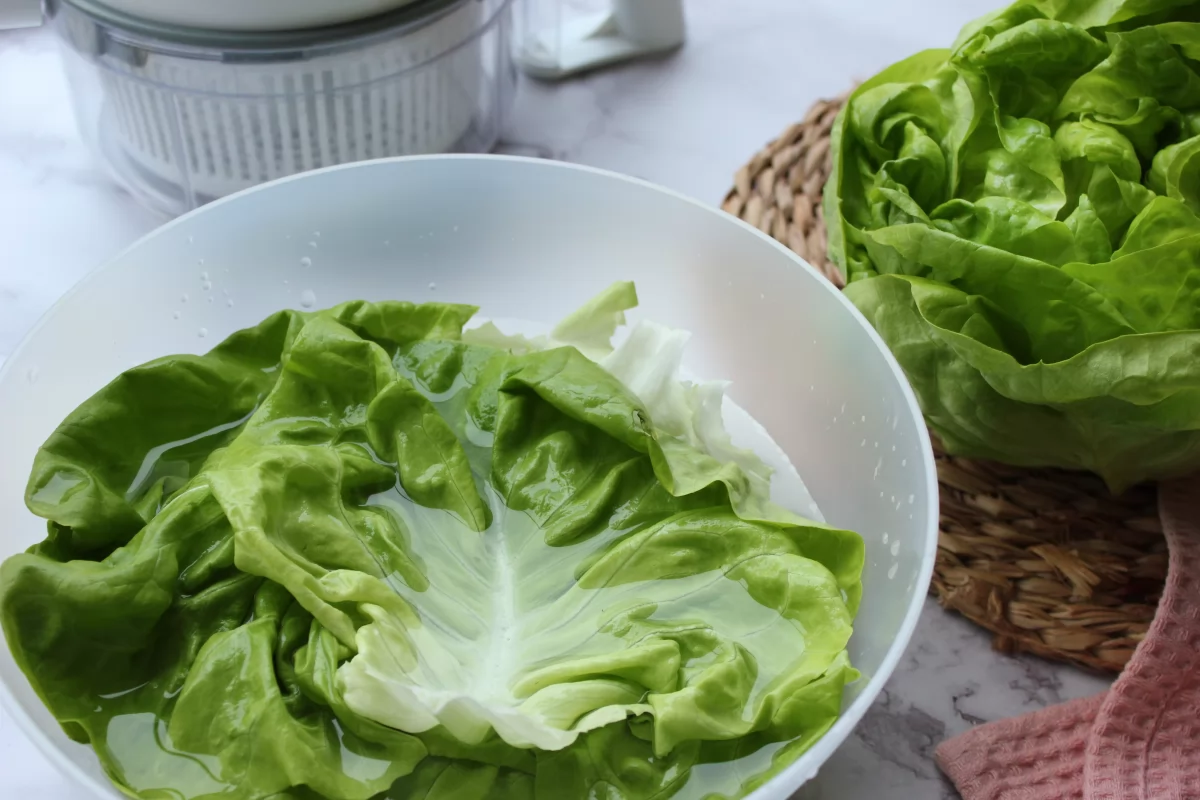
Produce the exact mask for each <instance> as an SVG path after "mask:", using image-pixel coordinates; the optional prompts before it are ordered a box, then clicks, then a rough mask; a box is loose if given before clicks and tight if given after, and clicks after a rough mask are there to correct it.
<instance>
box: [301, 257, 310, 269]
mask: <svg viewBox="0 0 1200 800" xmlns="http://www.w3.org/2000/svg"><path fill="white" fill-rule="evenodd" d="M300 266H302V267H311V266H312V259H311V258H309V257H308V256H305V257H304V258H302V259H300Z"/></svg>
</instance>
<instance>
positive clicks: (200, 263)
mask: <svg viewBox="0 0 1200 800" xmlns="http://www.w3.org/2000/svg"><path fill="white" fill-rule="evenodd" d="M196 263H197V264H199V265H200V266H202V267H203V266H204V259H203V258H198V259H196Z"/></svg>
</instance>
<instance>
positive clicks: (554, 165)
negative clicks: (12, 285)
mask: <svg viewBox="0 0 1200 800" xmlns="http://www.w3.org/2000/svg"><path fill="white" fill-rule="evenodd" d="M416 161H480V162H484V161H507V162H513V163H524V164H527V165H530V166H536V167H538V168H546V169H562V170H570V171H575V172H582V173H588V174H591V175H594V176H598V177H602V178H605V179H607V180H615V181H620V182H624V183H628V184H633V185H635V186H638V187H641V188H643V189H649V190H652V191H655V192H660V193H663V194H666V195H668V196H670V197H672V198H674V199H675V200H679V201H683V202H685V203H687V204H689V205H692V206H695V207H696V208H699V209H703V210H705V211H707V212H709V213H711V214H712V215H714V217H716V218H718V219H721V220H724V222H725V223H727V224H732V225H738V226H741V227H742V228H744V229H745V230H747V231H750V232H751V233H753V234H754V235H755V236H757V237H758V238H759V239H760V240H762V241H764V242H766V243H767V244H769V245H770V246H771V247H773V248H775V250H777V251H778V252H780V253H783V254H784V255H786V256H787V257H788V258H789V259H791V260H792V261H793V262H795V263H796V265H797V266H798V267H799V268H801V269H805V270H808V271H809V272H811V273H812V275H813V276H814V277H817V278H819V283H820V285H821V286H822V287H823V290H824V291H827V292H830V293H831V294H833V295H834V296H835V299H836V302H838V303H840V304H841V305H842V307H843V308H844V309H846V310H847V311H848V312H849V313H850V314H851V315H852V316H853V317H854V318H855V319H856V320H857V321H858V323H859V324H860V325H862V326H863V327H864V328H865V329H866V331H867V334H868V336H869V337H870V338H871V340H872V341H873V342H874V343H875V345H876V347H877V348H879V350H880V352H881V353H882V354H883V356H884V359H885V362H886V363H887V366H888V369H890V370H891V371H892V374H893V376H894V377H895V378H896V379H897V381H898V382H899V384H900V388H901V392H902V394H903V396H904V400H905V403H906V406H907V409H906V410H907V411H908V413H910V414H911V415H912V416H913V418H914V419H915V420H917V421H918V424H917V426H916V427H917V433H918V437H919V441H918V444H919V445H920V450H921V453H922V462H923V463H922V468H923V471H924V473H925V485H926V490H925V502H926V508H928V509H930V513H929V517H928V522H927V525H926V530H925V541H924V552H923V554H922V557H921V564H920V568H919V570H918V573H917V580H916V582H915V584H914V587H913V589H914V593H913V596H912V600H911V601H910V602H909V607H908V609H907V611H906V612H905V614H904V618H903V620H902V621H901V624H900V627H899V629H898V630H897V633H896V636H895V638H894V639H893V640H892V643H891V645H890V646H889V647H888V651H887V654H886V655H885V656H884V658H883V661H882V662H881V663H880V665H879V668H878V669H877V670H876V671H875V672H874V674H872V675H871V676H870V677H868V678H867V683H866V685H865V686H864V687H863V688H862V690H861V691H860V692H859V693H858V696H857V697H855V698H854V700H853V701H852V702H851V703H850V705H849V706H848V707H847V708H845V709H843V711H842V713H841V715H840V716H839V717H838V718H837V720H836V721H835V722H834V724H833V725H832V726H831V727H830V728H829V730H827V731H826V732H825V733H824V734H822V735H821V737H820V738H819V739H818V740H817V741H816V742H814V743H813V745H812V747H811V748H809V749H808V750H807V751H806V752H805V753H804V754H802V755H801V756H800V757H799V758H798V759H796V761H794V762H793V763H791V764H789V765H788V766H787V767H785V768H784V769H783V770H782V771H780V772H779V773H777V774H776V775H775V776H774V777H772V778H771V779H770V780H768V781H767V782H766V783H764V784H763V785H762V786H760V787H759V788H757V789H755V790H754V791H753V792H752V793H750V794H749V795H747V796H746V798H745V800H774V799H775V798H779V797H786V796H788V795H790V793H792V792H795V791H796V790H798V789H799V788H800V787H801V786H803V785H804V784H805V783H807V782H808V781H810V780H812V779H813V778H815V777H816V774H817V771H818V770H819V769H820V767H821V766H822V765H823V764H824V763H825V762H826V761H827V760H828V759H829V757H830V756H832V755H833V753H834V752H835V751H836V750H837V749H838V748H839V747H841V745H842V744H843V743H844V742H845V741H846V739H848V738H849V736H850V734H851V733H852V732H853V730H854V729H855V728H856V727H857V726H858V723H859V722H860V721H861V720H862V718H863V716H864V715H865V714H866V712H867V710H868V709H869V708H870V707H871V706H872V705H873V704H874V702H875V700H876V698H878V697H879V695H880V693H881V692H882V690H883V687H884V684H885V683H886V682H887V681H888V680H889V679H890V678H891V676H892V673H893V672H895V669H896V666H897V665H898V664H899V662H900V658H901V657H902V656H903V655H904V653H905V651H906V650H907V649H908V645H909V642H910V641H911V640H912V636H913V633H914V632H915V631H916V628H917V623H918V621H919V620H920V617H921V613H922V611H923V609H924V606H925V599H926V595H927V594H928V589H929V585H930V582H931V581H932V579H933V567H934V561H935V559H936V557H937V543H938V519H939V517H938V511H937V510H938V508H939V507H940V506H939V498H938V479H937V468H936V464H935V461H934V456H933V446H932V443H931V441H930V438H929V431H928V429H927V428H926V427H925V424H924V416H923V415H922V413H921V408H920V405H919V404H918V402H917V398H916V395H915V393H914V392H913V389H912V386H911V385H910V384H909V382H908V378H907V377H905V375H904V371H903V370H902V369H901V368H900V364H899V363H898V362H897V361H896V359H895V357H894V356H893V355H892V352H891V350H890V349H888V347H887V345H886V344H885V343H884V341H883V338H882V337H881V336H880V335H879V334H878V333H877V332H876V330H875V328H874V327H873V326H872V325H871V324H870V323H869V322H868V321H867V319H866V317H864V316H863V315H862V313H861V312H860V311H859V310H858V309H857V308H856V307H855V306H854V304H853V303H851V302H850V301H849V300H848V299H847V298H846V297H845V296H844V295H843V294H842V292H841V291H840V290H838V289H837V288H836V287H835V286H834V285H833V284H832V283H830V282H829V281H828V280H826V278H825V277H824V276H823V275H822V274H821V273H820V272H819V271H818V270H817V269H816V268H815V267H813V266H812V265H811V264H809V263H808V262H807V261H806V260H804V259H803V258H801V257H800V256H799V255H797V254H796V253H795V252H793V251H792V250H790V249H789V248H787V247H785V246H784V245H783V244H782V243H780V242H779V241H777V240H776V239H774V238H772V237H770V236H768V235H767V234H765V233H763V232H762V231H761V230H759V229H758V228H756V227H754V226H752V225H750V224H748V223H746V222H745V221H743V220H741V219H739V218H737V217H735V216H732V215H730V214H726V213H725V212H723V211H722V210H721V209H720V208H718V207H715V206H710V205H708V204H706V203H703V202H701V201H700V200H697V199H696V198H694V197H690V196H688V195H685V194H683V193H682V192H678V191H675V190H674V189H670V188H668V187H665V186H661V185H659V184H656V183H652V182H650V181H647V180H643V179H641V178H636V177H633V176H631V175H625V174H622V173H619V172H614V171H612V170H606V169H600V168H597V167H591V166H586V165H583V164H574V163H570V162H564V161H555V160H549V159H541V158H531V157H526V156H510V155H491V154H482V155H480V154H440V155H423V156H400V157H396V158H384V159H374V160H369V161H357V162H353V163H349V164H339V165H334V166H330V167H323V168H321V169H316V170H310V171H308V172H302V173H299V174H297V175H291V176H288V177H285V178H280V179H278V180H274V181H270V182H267V183H263V184H259V185H257V186H252V187H250V188H248V189H244V190H242V191H239V192H236V193H234V194H231V195H229V196H227V197H224V198H221V199H220V200H216V201H214V202H212V203H209V204H207V205H204V206H201V207H200V208H197V209H193V210H192V211H189V212H187V213H186V214H183V215H181V216H179V217H177V218H175V219H173V220H170V221H168V222H166V223H164V224H162V225H159V226H158V227H156V228H155V229H153V230H151V231H149V232H147V233H146V234H145V235H144V236H141V237H139V238H138V239H137V241H135V242H133V243H132V244H131V245H129V246H128V247H126V248H124V249H122V250H121V251H120V252H119V253H117V254H116V255H115V256H113V257H112V258H110V259H108V260H107V261H105V262H104V263H103V264H102V265H101V266H99V267H97V268H96V269H94V270H92V271H91V272H89V273H88V274H87V275H85V276H84V277H83V278H81V279H80V280H79V281H78V282H77V283H76V284H75V285H74V286H72V287H71V288H70V289H68V290H67V291H66V292H64V293H63V294H62V296H60V297H59V298H58V299H57V300H56V301H55V302H54V303H53V304H52V305H51V306H50V308H48V309H47V310H46V311H45V313H43V314H42V316H41V317H39V318H38V320H37V322H36V323H34V325H33V327H31V328H30V329H29V331H28V332H27V333H26V334H25V335H24V336H23V337H22V339H21V341H20V343H19V344H18V345H17V347H16V348H14V349H13V351H12V353H10V354H9V355H8V357H7V358H6V359H5V361H4V363H3V364H0V382H2V381H4V380H6V379H8V377H9V372H10V370H12V369H14V367H13V365H14V364H15V363H17V362H18V361H19V356H21V354H22V353H23V351H24V350H25V349H26V347H28V346H29V343H30V342H31V341H32V340H33V339H34V338H35V337H36V336H37V335H38V333H39V332H40V331H41V329H42V327H43V326H44V325H46V324H47V322H48V321H49V320H50V319H51V318H52V317H53V316H55V314H56V312H57V310H58V308H59V306H61V305H62V304H64V303H65V302H66V301H67V300H69V299H71V298H73V297H74V296H75V295H76V294H78V293H81V292H83V291H85V290H86V289H87V287H88V286H90V285H91V283H92V281H95V280H99V279H100V278H101V276H103V275H104V274H105V273H107V272H108V271H109V270H111V269H115V268H116V265H117V264H119V263H120V262H122V261H123V260H124V259H125V258H126V256H128V255H129V254H130V253H132V252H133V251H134V250H136V249H137V248H139V247H141V246H142V245H143V244H145V243H146V242H148V241H149V240H150V239H152V238H154V237H156V236H160V235H162V234H164V233H165V232H166V231H168V230H170V229H171V228H174V227H175V226H177V225H183V224H187V221H189V220H190V219H191V218H192V217H194V216H196V215H198V214H203V213H205V211H207V210H208V209H210V208H215V207H218V206H220V205H223V204H225V203H233V202H238V201H239V199H240V198H242V197H245V196H248V195H250V194H253V193H256V192H260V191H265V190H268V189H270V188H272V187H274V186H276V185H279V184H286V183H290V182H292V181H301V180H306V179H309V178H311V177H313V176H316V175H320V174H323V173H326V172H334V171H341V170H355V169H371V168H373V167H375V166H377V165H381V164H395V163H405V162H416ZM918 590H919V591H918ZM0 707H3V709H4V710H5V711H6V712H7V713H8V714H9V715H10V716H11V717H12V718H13V720H14V721H15V722H16V723H17V727H18V728H20V729H21V731H22V732H23V733H24V734H25V735H26V736H27V737H28V738H29V739H30V740H31V741H32V742H33V743H34V745H35V746H36V747H37V748H38V750H40V751H41V752H42V754H43V755H45V756H46V758H47V759H48V760H49V761H50V762H51V763H52V764H54V765H55V766H56V767H57V768H58V769H59V770H60V771H61V772H62V773H63V774H65V775H67V776H68V777H70V778H71V779H72V780H73V781H75V783H76V784H78V785H80V786H82V787H85V788H86V789H87V790H89V791H90V792H92V794H93V795H94V796H95V797H96V798H102V797H106V796H108V795H109V793H110V792H111V791H112V789H113V786H112V784H102V783H101V782H100V781H98V780H96V779H95V778H93V777H92V776H91V775H89V774H87V773H86V772H84V771H83V770H82V769H80V767H79V766H78V765H77V764H75V762H74V761H72V760H71V759H70V758H68V757H67V756H66V754H65V753H64V752H63V750H62V749H61V748H59V747H58V746H57V745H56V744H55V743H54V742H52V741H51V740H50V738H49V737H48V736H47V735H46V734H45V733H44V732H43V731H42V730H41V728H39V727H38V726H37V724H36V723H34V721H33V719H32V718H30V716H29V715H28V714H26V713H25V709H24V708H23V707H22V706H21V705H20V703H18V702H17V700H16V697H15V696H14V695H13V693H12V690H10V689H9V687H8V685H7V684H6V683H5V682H4V681H2V680H0ZM813 762H815V765H813Z"/></svg>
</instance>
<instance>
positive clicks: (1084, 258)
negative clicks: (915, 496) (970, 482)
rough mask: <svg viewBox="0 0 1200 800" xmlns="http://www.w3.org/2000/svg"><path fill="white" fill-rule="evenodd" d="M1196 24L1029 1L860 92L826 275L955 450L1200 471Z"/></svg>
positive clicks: (1124, 473)
mask: <svg viewBox="0 0 1200 800" xmlns="http://www.w3.org/2000/svg"><path fill="white" fill-rule="evenodd" d="M1197 8H1198V6H1197V4H1196V3H1195V2H1178V1H1177V0H1136V2H1135V1H1134V0H1126V1H1120V0H1019V2H1016V3H1014V4H1013V5H1012V6H1010V7H1008V8H1006V9H1003V10H1001V11H998V12H996V13H994V14H990V15H988V16H987V17H984V18H983V19H980V20H977V21H976V22H974V23H971V24H970V25H968V26H966V27H965V28H964V29H963V31H962V33H961V34H960V36H959V38H958V40H957V42H955V44H954V46H953V48H952V49H951V50H938V51H927V52H925V53H920V54H918V55H916V56H913V57H912V58H910V59H907V60H906V61H903V62H901V63H900V64H897V65H895V66H893V67H889V68H888V69H887V70H884V72H883V73H881V74H880V75H878V76H876V77H875V78H873V79H871V80H870V81H868V82H867V83H865V84H863V86H862V87H860V88H859V89H858V90H857V91H856V92H855V93H854V94H852V95H851V97H850V99H849V101H848V103H847V106H846V109H845V111H844V113H843V114H841V115H840V117H839V119H838V121H837V123H836V124H835V126H834V133H833V143H832V151H833V173H832V175H831V178H830V181H829V183H828V184H827V186H826V191H825V212H826V213H825V217H826V220H827V222H828V227H829V242H830V248H829V249H830V256H831V258H833V260H834V261H835V262H836V263H838V264H839V265H840V266H841V268H842V269H843V270H844V271H845V273H846V275H847V278H848V280H849V281H850V287H849V289H848V291H847V294H848V296H849V297H850V298H851V299H852V300H853V301H854V302H855V303H856V304H857V305H858V306H859V308H860V309H861V310H862V311H863V312H864V313H865V314H866V316H867V317H868V319H870V320H871V322H872V323H873V324H874V325H875V327H876V328H877V329H878V330H879V331H880V333H881V334H882V335H883V337H884V339H885V340H886V341H887V343H888V345H889V346H890V348H891V349H892V351H893V353H895V355H896V356H897V359H898V360H899V361H900V364H901V366H902V367H904V369H905V372H906V374H907V375H908V378H909V380H910V381H911V382H912V384H913V386H914V388H915V389H916V392H917V395H918V398H919V399H920V401H921V404H922V409H923V410H924V412H925V416H926V420H927V421H928V423H929V426H930V427H931V428H932V429H933V431H934V432H935V433H937V434H938V436H939V437H941V438H942V439H943V441H944V443H945V445H946V447H947V449H948V450H949V451H950V452H952V453H955V454H960V455H967V456H974V457H984V458H992V459H998V460H1001V461H1006V462H1009V463H1014V464H1021V465H1029V466H1034V465H1050V466H1058V467H1065V468H1076V469H1087V470H1092V471H1094V472H1096V473H1098V474H1099V475H1101V476H1102V477H1103V478H1104V479H1105V480H1106V481H1107V482H1108V484H1109V485H1110V486H1111V487H1112V488H1113V489H1115V490H1120V489H1123V488H1125V487H1127V486H1129V485H1131V484H1133V483H1137V482H1140V481H1143V480H1148V479H1157V478H1164V477H1169V476H1172V475H1177V474H1181V473H1186V472H1190V471H1193V470H1195V469H1196V468H1200V395H1198V394H1197V391H1200V361H1197V360H1196V359H1195V358H1194V357H1193V355H1194V348H1195V344H1194V341H1195V339H1196V337H1197V336H1200V293H1198V292H1200V290H1198V289H1197V287H1198V286H1200V249H1198V247H1200V245H1198V242H1200V217H1198V216H1197V213H1198V212H1200V177H1198V176H1200V171H1198V170H1200V167H1198V165H1200V159H1197V158H1196V154H1197V153H1198V152H1200V129H1198V128H1197V122H1198V121H1200V68H1198V67H1197V64H1198V63H1200V22H1196V21H1195V20H1197V19H1200V17H1197V14H1196V12H1197Z"/></svg>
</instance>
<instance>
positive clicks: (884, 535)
mask: <svg viewBox="0 0 1200 800" xmlns="http://www.w3.org/2000/svg"><path fill="white" fill-rule="evenodd" d="M883 543H884V544H887V543H888V532H887V531H884V532H883Z"/></svg>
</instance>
